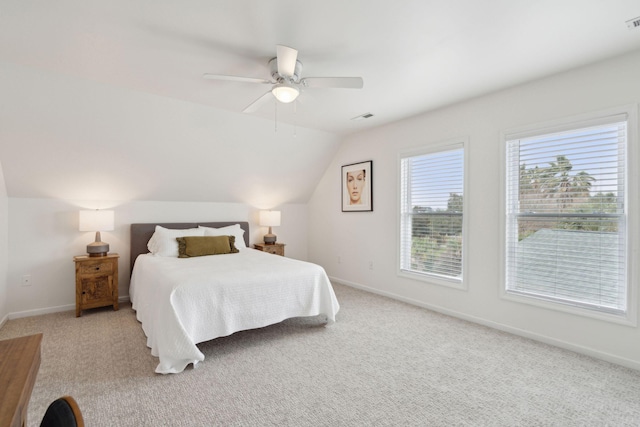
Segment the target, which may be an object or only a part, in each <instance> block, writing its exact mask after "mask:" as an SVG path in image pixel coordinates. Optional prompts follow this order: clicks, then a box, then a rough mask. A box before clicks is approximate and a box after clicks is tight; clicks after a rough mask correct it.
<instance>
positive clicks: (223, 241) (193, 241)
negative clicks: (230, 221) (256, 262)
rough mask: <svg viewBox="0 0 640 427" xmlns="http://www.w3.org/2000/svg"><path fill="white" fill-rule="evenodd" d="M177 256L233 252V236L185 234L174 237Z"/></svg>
mask: <svg viewBox="0 0 640 427" xmlns="http://www.w3.org/2000/svg"><path fill="white" fill-rule="evenodd" d="M176 240H177V241H178V258H190V257H196V256H203V255H220V254H235V253H237V252H238V249H236V246H235V241H236V237H235V236H185V237H176Z"/></svg>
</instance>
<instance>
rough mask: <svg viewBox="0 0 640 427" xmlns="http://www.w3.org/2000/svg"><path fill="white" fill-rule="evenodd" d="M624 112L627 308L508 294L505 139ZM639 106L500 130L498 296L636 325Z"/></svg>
mask: <svg viewBox="0 0 640 427" xmlns="http://www.w3.org/2000/svg"><path fill="white" fill-rule="evenodd" d="M618 115H626V116H627V147H626V164H625V180H626V181H625V195H624V197H625V203H626V209H625V216H626V221H625V222H626V239H627V242H626V244H627V253H626V292H627V310H626V312H625V313H623V314H615V313H607V312H602V311H597V310H594V309H592V308H588V307H580V306H574V305H569V304H564V303H562V302H556V301H549V300H545V299H541V298H536V297H534V296H527V295H521V294H516V293H511V292H509V291H508V290H507V274H506V273H507V240H506V239H507V227H508V218H507V214H508V206H507V201H508V199H507V185H508V182H507V167H508V165H507V151H508V141H510V140H513V139H517V138H526V137H530V136H536V135H544V134H549V133H555V132H562V131H567V130H574V129H575V130H577V129H580V128H583V127H587V126H592V125H597V124H598V123H599V122H603V121H606V119H607V118H608V117H611V116H618ZM637 143H638V108H637V105H635V104H633V105H626V106H621V107H615V108H610V109H606V110H601V111H596V112H591V113H586V114H581V115H576V116H571V117H566V118H562V119H556V120H550V121H547V122H542V123H536V124H530V125H525V126H521V127H517V128H511V129H506V130H504V131H502V132H501V143H500V162H501V167H500V175H501V176H500V209H501V215H500V245H499V246H500V286H499V296H500V298H501V299H504V300H508V301H513V302H518V303H523V304H527V305H532V306H537V307H542V308H545V309H550V310H553V311H559V312H564V313H570V314H574V315H579V316H584V317H589V318H593V319H598V320H604V321H607V322H612V323H618V324H623V325H627V326H637V324H638V321H637V306H638V302H637V298H638V283H637V278H638V267H637V266H636V265H634V264H637V263H634V262H633V259H634V257H637V250H638V237H639V235H638V230H639V229H640V227H639V226H638V220H639V217H638V212H639V210H638V206H639V199H640V198H639V197H638V190H639V189H640V188H639V182H638V167H640V164H639V162H638V158H639V157H638V148H637Z"/></svg>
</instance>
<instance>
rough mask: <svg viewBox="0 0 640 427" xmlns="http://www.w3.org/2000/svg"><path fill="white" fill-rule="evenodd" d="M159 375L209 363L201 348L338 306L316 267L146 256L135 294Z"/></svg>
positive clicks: (260, 258) (251, 257)
mask: <svg viewBox="0 0 640 427" xmlns="http://www.w3.org/2000/svg"><path fill="white" fill-rule="evenodd" d="M129 295H130V297H131V301H132V305H133V309H134V310H136V316H137V318H138V320H139V321H140V322H141V323H142V329H143V330H144V333H145V334H146V336H147V345H148V346H149V347H150V348H151V354H153V355H154V356H156V357H159V358H160V363H159V364H158V367H157V368H156V372H158V373H161V374H169V373H178V372H182V371H183V370H184V369H185V367H186V366H187V365H188V364H189V363H193V365H194V367H195V366H196V364H197V363H198V362H199V361H202V360H204V355H203V354H202V353H201V352H200V350H198V347H197V346H196V344H197V343H200V342H204V341H208V340H211V339H214V338H217V337H223V336H227V335H231V334H232V333H234V332H238V331H242V330H247V329H254V328H260V327H263V326H267V325H272V324H275V323H278V322H281V321H283V320H285V319H288V318H291V317H302V316H316V315H320V314H323V315H326V316H327V318H328V321H329V322H330V323H333V322H334V321H335V316H336V313H337V312H338V310H339V308H340V306H339V304H338V300H337V299H336V296H335V294H334V292H333V288H332V287H331V283H330V282H329V279H328V277H327V275H326V273H325V271H324V269H323V268H322V267H320V266H318V265H315V264H311V263H308V262H303V261H298V260H294V259H291V258H285V257H281V256H277V255H271V254H268V253H265V252H260V251H256V250H251V249H246V250H243V251H241V252H239V253H236V254H227V255H213V256H202V257H194V258H170V257H158V256H153V255H150V254H147V255H140V256H139V257H138V259H137V260H136V263H135V266H134V269H133V274H132V276H131V286H130V288H129Z"/></svg>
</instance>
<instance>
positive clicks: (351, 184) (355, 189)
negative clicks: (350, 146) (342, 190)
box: [347, 169, 367, 205]
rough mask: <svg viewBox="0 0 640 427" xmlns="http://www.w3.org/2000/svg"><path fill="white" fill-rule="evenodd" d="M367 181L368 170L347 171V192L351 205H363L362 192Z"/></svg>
mask: <svg viewBox="0 0 640 427" xmlns="http://www.w3.org/2000/svg"><path fill="white" fill-rule="evenodd" d="M366 183H367V171H366V170H365V169H358V170H354V171H351V172H347V193H348V194H349V205H361V204H362V193H363V192H364V187H365V185H366Z"/></svg>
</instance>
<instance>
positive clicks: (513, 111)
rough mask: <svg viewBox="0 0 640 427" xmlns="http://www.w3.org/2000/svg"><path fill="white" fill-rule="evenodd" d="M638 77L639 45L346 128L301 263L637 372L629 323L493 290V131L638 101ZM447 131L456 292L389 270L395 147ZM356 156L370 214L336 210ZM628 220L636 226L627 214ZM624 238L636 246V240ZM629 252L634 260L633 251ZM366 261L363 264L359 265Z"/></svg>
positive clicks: (639, 348) (496, 226) (313, 210)
mask: <svg viewBox="0 0 640 427" xmlns="http://www.w3.org/2000/svg"><path fill="white" fill-rule="evenodd" d="M638 76H640V52H636V53H634V54H630V55H626V56H622V57H619V58H615V59H613V60H609V61H606V62H602V63H598V64H594V65H591V66H587V67H583V68H580V69H576V70H574V71H571V72H567V73H563V74H560V75H556V76H553V77H550V78H546V79H543V80H539V81H535V82H532V83H529V84H526V85H521V86H517V87H514V88H511V89H508V90H504V91H501V92H498V93H494V94H490V95H487V96H483V97H480V98H476V99H473V100H470V101H468V102H464V103H460V104H457V105H453V106H450V107H449V108H444V109H441V110H438V111H435V112H431V113H427V114H424V115H421V116H417V117H414V118H411V119H408V120H404V121H402V122H397V123H394V124H392V125H388V126H385V127H382V128H378V129H375V130H372V131H369V132H364V133H360V134H357V135H352V136H351V137H349V138H347V140H346V141H345V142H344V143H343V145H342V147H341V149H340V150H339V152H338V154H337V155H336V157H335V159H334V160H333V162H332V164H331V165H330V166H329V168H328V169H327V171H326V173H325V175H324V176H323V178H322V179H321V181H320V183H319V184H318V186H317V188H316V191H315V193H314V195H313V197H312V199H311V201H310V202H309V226H310V227H309V242H311V243H312V244H310V246H309V258H310V261H313V262H316V263H319V264H321V265H323V266H324V267H325V269H326V270H327V272H328V274H329V275H330V276H331V277H332V278H334V279H335V280H337V281H340V282H344V283H347V284H351V285H354V286H359V287H363V288H366V289H370V290H372V291H374V292H378V293H382V294H386V295H389V296H393V297H396V298H399V299H403V300H406V301H410V302H413V303H415V304H418V305H422V306H427V307H432V308H435V309H438V310H440V311H443V312H446V313H451V314H454V315H457V316H459V317H462V318H466V319H470V320H473V321H477V322H480V323H484V324H487V325H491V326H493V327H497V328H501V329H504V330H508V331H511V332H515V333H519V334H522V335H525V336H530V337H534V338H537V339H540V340H543V341H547V342H550V343H553V344H557V345H561V346H564V347H567V348H571V349H574V350H578V351H581V352H585V353H588V354H593V355H596V356H598V357H601V358H605V359H608V360H612V361H615V362H618V363H621V364H625V365H627V366H633V367H635V368H638V369H640V345H638V343H640V331H639V330H638V328H637V327H631V326H623V325H619V324H614V323H609V322H605V321H600V320H595V319H591V318H587V317H583V316H577V315H571V314H567V313H563V312H558V311H555V310H549V309H544V308H539V307H534V306H531V305H525V304H519V303H516V302H511V301H506V300H503V299H501V298H500V296H499V290H500V271H499V265H500V235H501V232H500V215H501V213H502V208H501V205H500V168H501V164H500V150H501V147H502V145H501V140H500V135H501V132H502V131H504V130H506V129H509V128H513V127H517V126H521V125H527V124H534V123H537V122H542V121H547V120H554V119H560V118H564V117H569V116H574V115H578V114H581V113H586V112H591V111H597V110H602V109H606V108H609V107H614V106H620V105H626V104H636V103H638V101H639V100H640V85H638ZM424 96H429V94H428V93H426V94H424ZM455 137H468V138H469V144H468V147H467V151H466V155H468V156H469V169H468V170H467V174H468V178H469V183H470V184H469V187H468V188H467V191H466V193H465V203H468V204H469V211H468V213H469V216H470V218H468V219H469V230H468V231H469V233H468V247H467V248H468V252H467V254H466V256H467V257H468V271H466V276H465V277H466V282H467V283H466V284H467V286H468V290H466V291H463V290H456V289H451V288H447V287H443V286H438V285H435V284H430V283H425V282H421V281H415V280H411V279H407V278H402V277H399V276H397V274H396V271H397V205H398V178H397V175H398V165H397V163H398V160H397V159H398V153H399V152H400V151H402V150H405V149H407V148H410V147H416V146H425V145H429V144H433V143H438V142H440V141H444V140H449V139H451V138H455ZM636 143H637V141H636ZM364 160H373V185H374V212H372V213H351V212H350V213H342V212H341V211H340V186H341V182H340V166H341V165H344V164H349V163H354V162H359V161H364ZM638 166H640V165H634V166H632V169H637V168H638ZM636 176H637V175H636ZM633 196H635V197H637V196H638V195H637V194H635V195H633ZM632 221H635V224H637V222H638V215H637V212H636V215H634V217H633V218H632ZM636 237H637V236H636ZM636 240H637V239H636ZM634 243H635V247H637V243H638V242H637V241H636V242H634ZM338 256H339V257H340V259H341V263H338ZM633 259H634V260H637V255H635V256H634V257H633ZM370 261H372V262H373V265H374V269H373V270H370V269H369V262H370ZM635 298H638V296H637V294H636V295H635ZM381 321H384V319H382V318H381ZM411 327H419V325H411Z"/></svg>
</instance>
